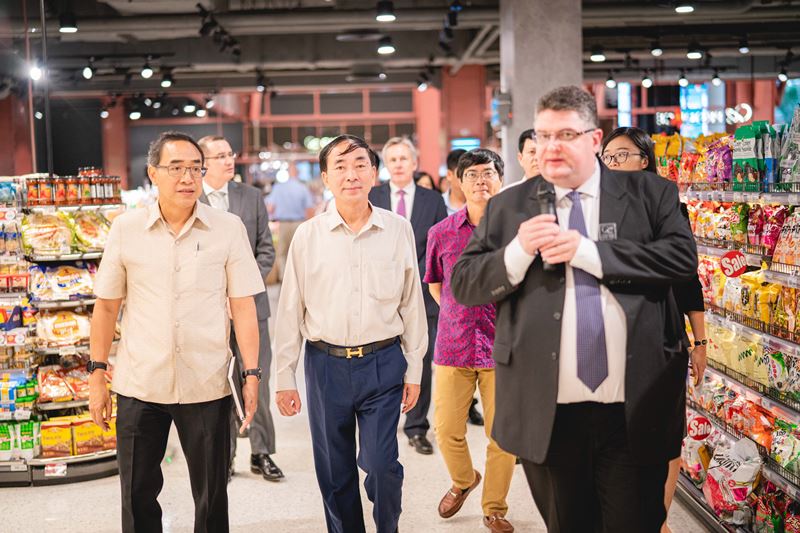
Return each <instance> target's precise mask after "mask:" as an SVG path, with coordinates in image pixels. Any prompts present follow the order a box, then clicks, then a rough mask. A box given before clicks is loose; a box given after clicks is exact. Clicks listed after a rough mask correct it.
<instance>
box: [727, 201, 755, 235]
mask: <svg viewBox="0 0 800 533" xmlns="http://www.w3.org/2000/svg"><path fill="white" fill-rule="evenodd" d="M749 215H750V206H749V205H748V204H744V203H740V204H734V205H733V206H732V207H731V210H730V214H729V218H730V231H731V240H732V241H733V242H735V243H737V244H747V240H748V239H747V230H748V223H749V218H748V217H749Z"/></svg>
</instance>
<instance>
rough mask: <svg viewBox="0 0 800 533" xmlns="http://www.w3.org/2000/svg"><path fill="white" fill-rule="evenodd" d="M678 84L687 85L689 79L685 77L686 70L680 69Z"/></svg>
mask: <svg viewBox="0 0 800 533" xmlns="http://www.w3.org/2000/svg"><path fill="white" fill-rule="evenodd" d="M678 85H680V86H681V87H688V86H689V80H688V79H687V78H686V71H685V70H681V77H680V78H678Z"/></svg>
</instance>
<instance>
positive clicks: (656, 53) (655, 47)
mask: <svg viewBox="0 0 800 533" xmlns="http://www.w3.org/2000/svg"><path fill="white" fill-rule="evenodd" d="M663 54H664V49H663V48H661V43H659V42H658V41H655V42H654V43H653V44H651V45H650V55H652V56H653V57H661V56H662V55H663Z"/></svg>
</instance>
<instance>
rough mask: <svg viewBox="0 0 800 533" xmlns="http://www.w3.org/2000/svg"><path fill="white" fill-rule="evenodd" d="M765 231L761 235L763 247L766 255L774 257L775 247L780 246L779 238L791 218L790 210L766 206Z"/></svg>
mask: <svg viewBox="0 0 800 533" xmlns="http://www.w3.org/2000/svg"><path fill="white" fill-rule="evenodd" d="M764 215H765V218H764V220H765V222H764V230H763V231H762V233H761V245H762V246H763V247H764V252H765V253H766V255H772V254H773V253H774V252H775V246H776V245H777V244H778V237H780V234H781V230H782V229H783V224H784V222H786V218H787V217H788V216H789V208H788V207H786V206H784V205H780V206H764Z"/></svg>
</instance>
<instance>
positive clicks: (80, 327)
mask: <svg viewBox="0 0 800 533" xmlns="http://www.w3.org/2000/svg"><path fill="white" fill-rule="evenodd" d="M36 335H37V336H38V337H39V338H40V339H41V340H42V341H44V342H46V343H47V344H48V345H50V346H69V345H72V344H77V343H79V342H81V341H83V340H86V339H88V338H89V317H87V316H86V315H82V314H79V313H75V312H73V311H57V312H50V311H42V312H41V313H40V314H39V320H38V321H37V322H36Z"/></svg>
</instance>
